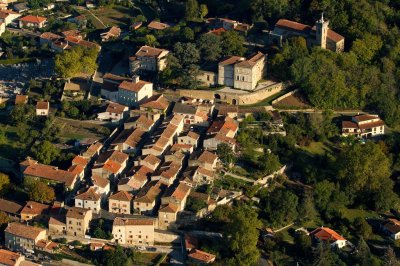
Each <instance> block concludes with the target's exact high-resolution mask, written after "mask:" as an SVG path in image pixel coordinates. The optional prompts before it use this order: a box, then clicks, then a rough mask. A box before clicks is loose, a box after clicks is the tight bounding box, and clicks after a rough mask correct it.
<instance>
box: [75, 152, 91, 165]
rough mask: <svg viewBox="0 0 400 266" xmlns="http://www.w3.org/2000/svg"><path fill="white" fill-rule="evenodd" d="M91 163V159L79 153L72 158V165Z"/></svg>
mask: <svg viewBox="0 0 400 266" xmlns="http://www.w3.org/2000/svg"><path fill="white" fill-rule="evenodd" d="M88 163H89V160H88V159H86V158H84V157H82V156H80V155H77V156H75V157H74V159H72V165H82V166H86V165H87V164H88Z"/></svg>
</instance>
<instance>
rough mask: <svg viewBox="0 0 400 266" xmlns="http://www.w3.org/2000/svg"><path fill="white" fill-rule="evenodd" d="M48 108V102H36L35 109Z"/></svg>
mask: <svg viewBox="0 0 400 266" xmlns="http://www.w3.org/2000/svg"><path fill="white" fill-rule="evenodd" d="M49 108H50V104H49V102H37V103H36V109H40V110H48V109H49Z"/></svg>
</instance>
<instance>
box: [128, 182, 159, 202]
mask: <svg viewBox="0 0 400 266" xmlns="http://www.w3.org/2000/svg"><path fill="white" fill-rule="evenodd" d="M162 186H163V185H162V183H161V182H150V183H149V184H147V185H146V186H145V187H143V188H142V189H140V190H139V192H138V194H137V195H136V197H135V199H134V201H135V202H144V203H153V202H154V201H155V200H156V198H157V196H158V195H160V194H161V192H162Z"/></svg>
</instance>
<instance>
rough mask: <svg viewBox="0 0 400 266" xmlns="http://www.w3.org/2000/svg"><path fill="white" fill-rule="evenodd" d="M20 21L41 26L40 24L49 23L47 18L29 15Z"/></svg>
mask: <svg viewBox="0 0 400 266" xmlns="http://www.w3.org/2000/svg"><path fill="white" fill-rule="evenodd" d="M19 20H20V21H23V22H27V23H33V24H39V23H42V22H45V21H47V18H45V17H39V16H31V15H28V16H25V17H22V18H20V19H19Z"/></svg>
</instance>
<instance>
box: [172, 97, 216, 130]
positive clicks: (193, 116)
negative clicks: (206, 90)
mask: <svg viewBox="0 0 400 266" xmlns="http://www.w3.org/2000/svg"><path fill="white" fill-rule="evenodd" d="M172 113H173V114H175V115H181V116H183V118H184V123H185V124H187V125H192V124H196V125H199V126H206V127H208V126H209V122H208V115H207V113H205V112H203V111H201V110H200V108H199V106H195V105H187V104H183V103H179V102H177V103H175V106H174V109H173V110H172Z"/></svg>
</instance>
